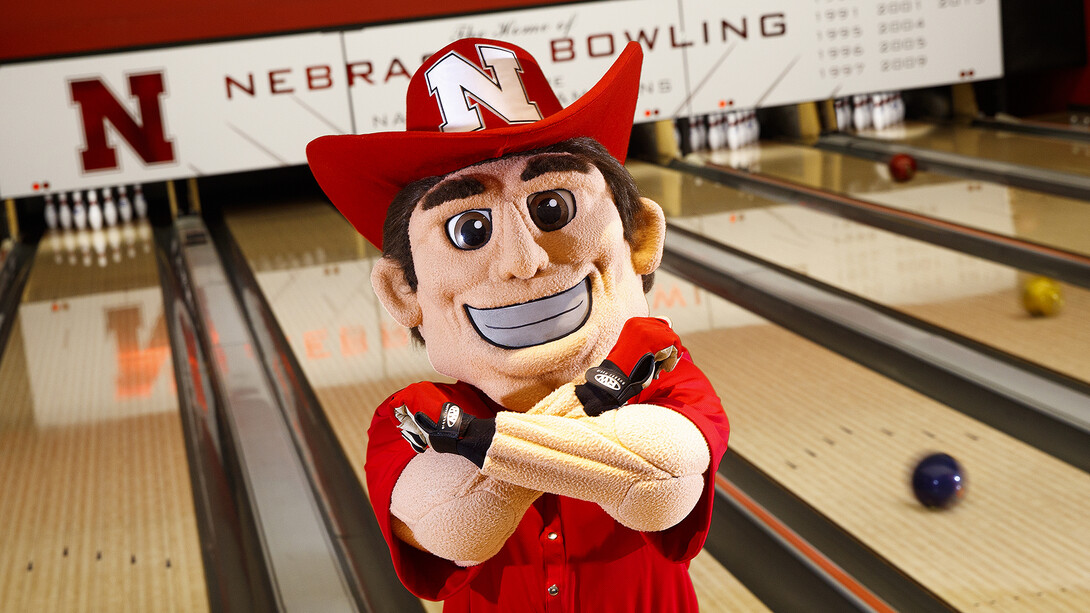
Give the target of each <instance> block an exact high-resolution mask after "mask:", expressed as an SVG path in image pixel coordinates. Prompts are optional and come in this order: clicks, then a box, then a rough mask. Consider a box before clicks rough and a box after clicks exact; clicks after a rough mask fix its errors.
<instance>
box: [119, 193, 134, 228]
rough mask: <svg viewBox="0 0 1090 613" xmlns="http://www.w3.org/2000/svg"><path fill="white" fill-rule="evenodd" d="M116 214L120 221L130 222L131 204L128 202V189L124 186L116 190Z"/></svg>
mask: <svg viewBox="0 0 1090 613" xmlns="http://www.w3.org/2000/svg"><path fill="white" fill-rule="evenodd" d="M117 194H118V198H117V214H118V215H120V216H121V221H122V222H124V223H129V222H130V221H132V202H130V201H129V188H127V187H125V186H124V185H122V186H120V187H118V188H117Z"/></svg>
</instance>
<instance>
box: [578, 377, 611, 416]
mask: <svg viewBox="0 0 1090 613" xmlns="http://www.w3.org/2000/svg"><path fill="white" fill-rule="evenodd" d="M575 397H576V398H578V399H579V402H580V403H582V404H583V412H584V413H586V414H587V415H590V416H591V417H597V416H599V415H601V414H602V413H605V412H606V411H609V410H612V409H616V408H617V407H619V406H621V405H620V403H618V402H617V398H616V397H614V396H613V394H607V393H606V392H605V390H603V389H602V388H600V387H598V386H596V385H591V384H589V383H580V384H579V385H576V386H575Z"/></svg>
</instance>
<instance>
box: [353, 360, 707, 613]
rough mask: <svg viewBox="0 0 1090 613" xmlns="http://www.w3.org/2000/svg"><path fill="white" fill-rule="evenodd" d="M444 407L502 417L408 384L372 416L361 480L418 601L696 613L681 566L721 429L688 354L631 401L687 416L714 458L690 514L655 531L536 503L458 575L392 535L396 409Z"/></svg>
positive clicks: (454, 393)
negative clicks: (500, 542) (497, 544)
mask: <svg viewBox="0 0 1090 613" xmlns="http://www.w3.org/2000/svg"><path fill="white" fill-rule="evenodd" d="M447 401H451V402H454V403H455V404H457V405H458V406H459V407H461V408H462V410H465V411H468V412H469V413H471V414H473V415H475V416H477V417H494V416H495V414H496V412H497V411H499V410H502V408H501V407H499V406H497V405H496V404H495V403H493V402H492V401H491V400H489V399H488V398H487V397H486V396H485V395H484V394H483V393H481V392H480V391H478V390H477V389H476V388H474V387H472V386H470V385H468V384H466V383H462V382H458V383H454V384H440V383H416V384H413V385H410V386H409V387H407V388H405V389H403V390H401V391H399V392H397V393H395V394H394V395H393V396H391V397H390V398H387V399H386V401H385V402H383V403H382V405H381V406H380V407H379V408H378V409H377V410H376V411H375V416H374V419H373V420H372V422H371V428H370V430H369V437H370V438H369V442H368V445H367V464H366V467H365V471H366V473H367V486H368V491H369V494H370V498H371V504H372V506H373V507H374V508H375V515H376V517H377V518H378V523H379V526H380V527H381V528H382V534H383V536H385V537H386V543H387V544H388V545H389V547H390V554H391V557H392V558H393V562H394V568H395V569H396V570H397V574H398V577H400V579H401V582H402V583H404V584H405V587H407V588H408V589H409V591H411V592H412V593H413V594H416V595H417V596H419V597H420V598H425V599H428V600H445V601H446V603H445V605H444V608H443V611H444V613H451V612H460V611H471V612H473V613H482V612H491V611H496V612H501V611H502V612H505V613H510V612H517V613H523V612H526V613H530V612H542V613H545V612H548V613H553V612H561V611H563V612H575V611H593V612H594V613H609V612H613V611H616V612H617V613H622V612H623V613H635V612H647V613H666V612H671V611H679V612H680V611H697V602H696V595H695V593H694V592H693V586H692V581H691V580H690V579H689V570H688V569H689V560H691V559H692V558H693V556H695V555H696V554H697V553H698V552H699V551H700V549H701V548H702V547H703V546H704V539H705V537H706V536H707V531H708V525H709V523H710V521H711V511H712V500H713V498H714V479H713V477H714V473H715V470H716V469H717V468H718V466H719V461H720V459H721V458H722V457H723V453H724V452H725V451H726V448H727V436H728V434H729V426H728V424H727V417H726V415H725V414H724V413H723V407H722V405H721V404H720V401H719V397H718V396H716V394H715V391H714V390H713V389H712V386H711V384H710V383H709V382H708V380H707V378H706V377H705V376H704V374H703V373H701V372H700V370H699V369H698V368H697V367H696V366H694V365H693V363H692V361H691V359H690V357H689V354H688V352H687V351H685V350H684V349H682V359H681V360H679V361H678V364H677V367H676V368H674V370H672V371H670V372H669V373H664V374H663V375H662V376H661V377H660V378H659V379H658V380H656V381H654V382H652V384H651V385H649V386H648V387H647V388H646V389H645V390H643V392H642V393H641V394H640V395H639V396H637V397H636V398H634V399H633V400H632V402H633V403H644V404H654V405H658V406H662V407H667V408H671V409H673V410H675V411H677V412H679V413H681V414H682V415H685V416H686V417H687V418H689V419H690V420H691V421H692V422H693V423H694V424H695V425H696V426H697V428H699V429H700V431H701V433H702V434H703V435H704V438H705V439H706V440H707V442H708V447H709V449H710V450H711V467H710V468H709V470H708V472H707V473H706V474H705V481H704V493H703V494H702V495H701V498H700V501H699V502H698V503H697V505H696V508H694V509H693V511H692V512H691V513H689V515H688V517H686V518H685V519H684V520H682V521H681V523H679V524H677V525H676V526H674V527H672V528H669V529H667V530H664V531H662V532H637V531H635V530H631V529H629V528H626V527H624V526H622V525H621V524H619V523H617V522H616V521H615V520H614V519H613V518H612V517H610V516H609V515H607V514H606V513H605V511H603V510H602V509H601V507H599V506H598V505H597V504H595V503H592V502H585V501H582V500H576V499H574V498H567V497H564V496H557V495H553V494H544V495H542V496H541V497H540V498H539V499H538V500H537V501H536V502H535V503H534V504H533V505H532V506H531V507H530V509H529V510H528V511H527V512H526V515H525V516H523V518H522V522H521V523H520V524H519V526H518V528H517V529H516V530H515V533H514V534H513V535H512V536H511V538H509V539H508V541H507V543H506V544H505V545H504V546H503V548H502V549H501V550H500V552H499V553H498V554H496V555H495V556H494V557H492V558H491V559H489V560H487V561H485V562H484V563H482V564H479V565H477V566H472V567H469V568H461V567H459V566H457V565H455V564H454V563H453V562H450V561H447V560H444V559H442V558H439V557H436V556H433V555H431V554H429V553H426V552H423V551H420V550H418V549H416V548H414V547H412V546H410V545H407V544H406V543H404V542H402V541H401V540H400V539H398V538H397V537H395V536H394V535H393V532H392V529H391V527H390V511H389V509H390V495H391V492H392V491H393V489H394V484H395V483H396V482H397V478H398V476H400V475H401V471H402V470H403V469H404V468H405V465H406V464H408V463H409V460H411V459H412V458H413V456H415V455H416V454H415V452H413V450H412V448H411V447H409V444H408V443H407V442H406V441H405V440H404V439H403V438H402V437H401V433H400V431H399V430H398V427H397V426H398V422H397V418H396V417H394V415H393V410H394V408H395V407H399V406H401V405H402V404H406V405H408V407H409V409H410V410H411V411H414V412H415V411H424V412H425V413H427V414H429V415H430V416H431V417H432V418H433V419H437V418H438V414H439V410H440V407H441V406H442V404H443V403H444V402H447ZM456 528H457V527H456V526H454V527H452V529H456ZM553 586H555V588H553ZM550 588H553V589H550ZM554 592H555V593H554Z"/></svg>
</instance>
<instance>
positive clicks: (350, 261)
mask: <svg viewBox="0 0 1090 613" xmlns="http://www.w3.org/2000/svg"><path fill="white" fill-rule="evenodd" d="M227 221H228V226H229V227H230V229H231V231H232V233H233V234H234V236H235V239H236V241H237V242H238V243H239V246H240V248H241V249H242V251H243V253H244V254H245V255H246V257H247V259H248V260H249V261H250V262H251V264H253V265H255V276H256V277H257V280H258V283H259V284H260V285H261V286H262V290H263V291H264V292H265V294H266V297H267V298H268V299H269V302H270V304H271V306H272V309H273V311H274V314H275V316H276V317H277V320H278V322H279V323H280V325H281V327H282V328H283V330H284V332H285V334H286V335H287V337H288V340H289V342H290V343H291V345H292V347H293V349H294V350H295V354H296V357H297V359H298V360H299V362H300V365H301V366H302V368H303V371H304V373H305V374H306V376H307V378H308V380H309V381H310V382H311V385H312V386H313V388H314V391H315V393H316V395H317V396H318V399H319V401H320V402H321V405H322V407H323V409H324V411H325V413H326V415H327V417H328V418H329V420H330V423H331V424H332V426H333V429H334V431H335V432H336V434H337V437H338V440H340V442H341V444H342V446H343V447H344V449H345V452H346V455H347V456H348V458H349V461H350V462H351V463H352V466H353V468H354V469H355V471H356V474H357V475H358V476H359V479H360V483H361V484H364V487H366V480H365V478H364V470H363V468H364V461H365V458H366V449H367V429H368V427H370V424H371V416H372V415H373V414H374V409H375V407H377V406H378V405H379V404H380V403H381V402H382V401H383V400H385V399H386V397H387V396H389V395H390V394H391V393H393V392H395V391H397V390H398V389H401V388H402V387H405V386H406V385H409V384H410V383H413V382H416V381H420V380H443V378H442V377H440V376H439V375H438V374H436V373H435V372H434V371H432V370H431V369H430V367H428V366H427V362H426V359H424V356H423V349H411V348H409V349H408V350H407V349H406V347H405V346H404V345H401V344H400V343H394V344H395V345H397V346H396V347H394V348H386V349H384V347H383V345H384V342H385V341H384V339H385V336H383V335H386V334H389V332H388V330H389V328H383V327H381V325H380V324H378V323H377V321H378V320H380V319H382V320H384V319H385V315H380V313H378V312H377V311H376V306H377V304H376V303H374V302H373V300H374V299H373V297H371V294H372V291H371V288H370V279H369V275H370V260H371V258H373V257H376V256H377V251H375V250H374V248H373V247H371V246H370V245H364V244H362V242H360V241H359V240H358V238H357V237H358V235H357V234H356V233H355V232H354V231H353V230H352V228H351V226H349V225H348V223H347V222H344V220H343V219H342V218H340V215H339V214H338V213H337V212H336V211H333V210H332V209H330V208H329V207H328V206H325V205H321V204H319V203H298V204H293V205H289V206H285V207H271V208H267V209H265V210H263V211H247V212H239V213H234V214H231V215H229V216H228V218H227ZM318 249H321V250H322V253H321V254H320V255H319V254H318V252H317V250H318ZM318 260H322V261H321V262H319V261H318ZM305 262H311V264H310V265H307V264H306V263H305ZM292 269H294V273H293V272H289V271H291V270H292ZM308 270H309V271H310V273H311V274H308ZM334 270H335V272H334ZM281 273H286V274H281ZM316 277H317V278H324V279H325V281H324V282H319V284H318V285H317V286H316V285H314V283H313V281H312V280H307V279H313V278H316ZM346 286H347V287H352V288H355V290H353V292H357V291H358V292H360V293H362V294H364V295H366V296H367V300H368V302H358V303H355V302H352V300H362V298H361V296H360V294H358V293H353V295H352V298H350V299H349V300H347V301H346V300H345V299H344V298H343V297H341V296H340V295H339V294H336V293H335V292H337V291H339V290H338V288H343V287H346ZM308 292H309V293H308ZM300 294H304V295H305V298H304V300H303V301H302V302H299V301H298V298H299V296H300ZM354 307H355V308H354ZM378 308H379V309H381V307H378ZM389 323H390V322H387V324H389ZM346 329H347V330H354V329H366V330H372V331H376V332H378V331H379V330H384V331H387V332H379V333H378V334H377V335H376V336H379V337H380V338H378V339H374V338H371V339H369V342H368V343H367V346H368V347H369V348H373V349H374V350H375V351H383V352H384V355H382V356H381V358H379V359H378V362H381V370H382V371H383V372H399V373H400V374H397V375H393V376H381V375H379V376H376V375H375V373H376V372H378V370H379V369H376V368H373V366H374V364H375V363H376V362H366V361H364V360H366V359H367V358H366V356H365V355H360V354H353V355H350V356H345V355H344V354H343V353H342V354H338V351H337V347H338V344H337V341H336V340H334V339H337V338H338V337H339V336H340V333H338V330H342V331H343V330H346ZM318 339H330V340H329V342H319V340H318ZM386 340H388V339H386ZM387 344H388V343H387ZM369 350H370V349H369ZM354 359H360V360H361V361H360V362H357V363H355V364H353V362H352V360H354ZM346 363H347V364H348V366H349V368H350V369H351V370H352V374H351V375H350V376H349V379H350V381H348V382H345V383H341V384H322V383H321V382H322V381H323V380H326V379H329V378H331V376H332V375H331V374H330V373H331V372H332V371H339V370H342V369H343V368H344V367H345V365H346ZM690 574H691V576H692V578H693V584H694V587H695V589H696V592H697V598H698V600H699V602H700V603H701V606H702V608H703V609H704V610H708V611H740V612H747V611H753V612H763V611H767V610H768V609H767V608H766V607H765V606H764V605H763V604H762V603H761V602H760V601H759V600H757V598H756V597H754V596H753V595H752V594H751V593H750V592H749V591H748V590H747V589H746V588H745V587H744V586H743V585H742V584H741V583H740V582H738V580H737V579H735V578H734V576H733V575H731V574H730V573H729V572H728V571H727V570H726V569H724V568H723V567H722V566H721V565H720V564H719V563H718V562H717V561H716V560H715V559H714V558H712V557H711V555H709V554H708V553H707V552H701V553H700V554H699V555H698V556H697V558H696V559H694V560H693V562H692V566H691V568H690ZM422 602H423V604H424V607H425V609H426V610H428V611H429V612H432V611H435V612H437V611H440V610H441V605H440V604H438V603H432V602H428V601H422Z"/></svg>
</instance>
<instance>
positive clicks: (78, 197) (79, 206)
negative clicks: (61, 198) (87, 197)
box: [72, 190, 87, 230]
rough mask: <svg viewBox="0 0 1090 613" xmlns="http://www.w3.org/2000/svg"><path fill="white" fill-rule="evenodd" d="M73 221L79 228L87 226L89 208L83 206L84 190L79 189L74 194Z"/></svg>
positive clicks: (82, 228)
mask: <svg viewBox="0 0 1090 613" xmlns="http://www.w3.org/2000/svg"><path fill="white" fill-rule="evenodd" d="M72 223H74V224H75V225H76V229H78V230H84V229H86V228H87V208H86V207H84V206H83V192H81V191H79V190H77V191H75V192H74V193H73V194H72Z"/></svg>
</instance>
